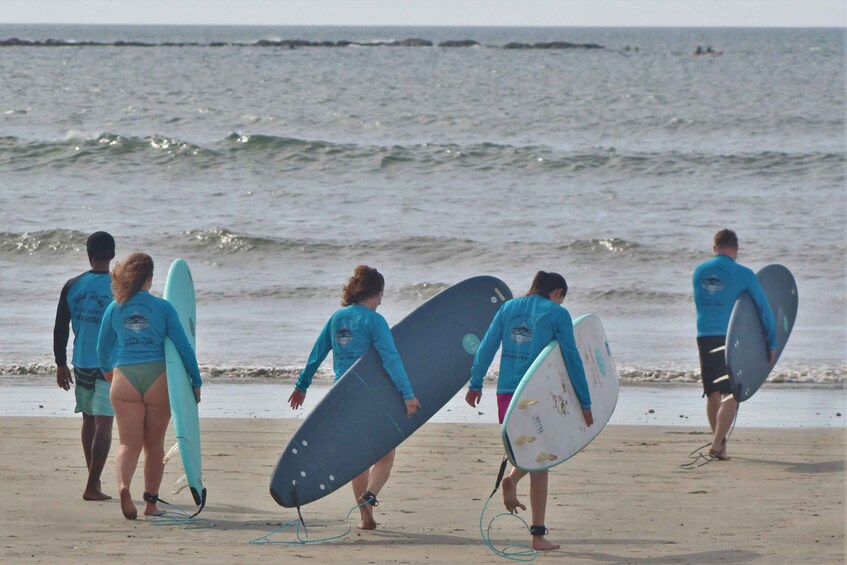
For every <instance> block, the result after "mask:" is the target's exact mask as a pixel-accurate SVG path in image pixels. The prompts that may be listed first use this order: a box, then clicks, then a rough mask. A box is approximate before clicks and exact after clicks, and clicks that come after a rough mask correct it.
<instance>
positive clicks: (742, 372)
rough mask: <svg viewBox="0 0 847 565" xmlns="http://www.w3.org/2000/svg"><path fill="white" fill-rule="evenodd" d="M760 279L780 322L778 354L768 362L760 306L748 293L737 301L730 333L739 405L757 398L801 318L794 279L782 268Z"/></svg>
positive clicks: (729, 360) (770, 269) (764, 273)
mask: <svg viewBox="0 0 847 565" xmlns="http://www.w3.org/2000/svg"><path fill="white" fill-rule="evenodd" d="M756 278H758V279H759V283H760V284H761V285H762V290H764V291H765V295H766V296H767V297H768V303H769V304H770V306H771V310H772V311H773V315H774V320H775V322H776V336H777V343H778V345H777V351H776V358H775V359H774V361H773V363H768V345H767V334H766V333H765V329H764V327H763V326H762V322H761V319H760V318H759V311H758V310H757V309H756V303H755V302H753V299H752V298H751V297H750V295H749V294H747V293H746V292H745V293H743V294H742V295H741V296H740V297H739V298H738V300H737V301H736V302H735V307H734V308H733V309H732V316H731V317H730V319H729V328H728V329H727V333H726V365H727V367H728V368H729V379H730V382H731V383H732V395H733V396H734V397H735V399H736V400H737V401H738V402H743V401H745V400H747V399H749V398H750V397H751V396H753V395H754V394H755V393H756V391H757V390H759V387H761V386H762V385H763V384H764V382H765V380H766V379H767V378H768V375H769V374H770V372H771V370H772V369H773V368H774V366H775V365H776V362H777V361H778V360H779V356H780V355H781V354H782V350H783V349H785V344H786V343H787V342H788V337H789V336H790V335H791V330H792V328H793V327H794V320H795V319H796V318H797V306H798V298H799V297H798V294H797V283H796V282H795V281H794V276H793V275H792V274H791V271H789V270H788V269H787V268H785V267H783V266H782V265H768V266H766V267H763V268H762V270H760V271H759V272H758V273H756Z"/></svg>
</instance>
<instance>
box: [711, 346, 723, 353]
mask: <svg viewBox="0 0 847 565" xmlns="http://www.w3.org/2000/svg"><path fill="white" fill-rule="evenodd" d="M725 349H726V345H721V346H720V347H716V348H714V349H712V350H711V351H709V353H717V352H718V351H723V350H725Z"/></svg>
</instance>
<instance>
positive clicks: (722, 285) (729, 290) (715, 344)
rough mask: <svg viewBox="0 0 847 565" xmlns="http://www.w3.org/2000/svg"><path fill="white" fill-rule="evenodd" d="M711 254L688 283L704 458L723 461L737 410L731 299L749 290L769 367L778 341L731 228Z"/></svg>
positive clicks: (769, 313) (721, 235)
mask: <svg viewBox="0 0 847 565" xmlns="http://www.w3.org/2000/svg"><path fill="white" fill-rule="evenodd" d="M713 250H714V253H715V256H714V257H712V258H711V259H709V260H708V261H706V262H704V263H702V264H700V265H699V266H698V267H697V268H696V269H695V270H694V275H693V277H692V285H693V287H694V305H695V307H696V309H697V349H698V350H699V352H700V376H701V379H702V381H703V396H705V397H706V416H707V418H708V420H709V427H710V428H711V429H712V434H713V437H712V445H711V447H710V448H709V455H711V456H712V457H714V458H715V459H719V460H721V461H726V460H729V459H730V457H729V455H727V451H726V435H727V433H729V429H730V427H731V426H732V421H733V420H734V419H735V414H736V412H737V411H738V402H737V401H736V400H735V398H734V397H733V396H732V387H731V385H730V381H729V369H728V368H727V366H726V331H727V328H728V327H729V318H730V316H731V315H732V309H733V308H734V307H735V301H736V300H737V299H738V297H739V296H740V295H741V293H742V292H748V293H749V294H750V296H751V297H752V298H753V301H754V302H755V303H756V308H757V309H758V311H759V317H760V318H761V320H762V327H764V329H765V332H766V333H767V341H768V343H767V347H768V361H769V362H771V363H772V362H773V360H774V358H775V357H776V349H777V337H776V323H775V322H774V317H773V312H772V311H771V307H770V304H768V298H767V296H765V292H764V290H762V285H760V284H759V279H757V278H756V274H755V273H754V272H753V271H752V270H750V269H748V268H747V267H744V266H743V265H741V264H739V263H737V262H736V260H737V259H738V236H737V235H736V234H735V232H734V231H732V230H730V229H722V230H720V231H718V232H717V233H716V234H715V238H714V247H713Z"/></svg>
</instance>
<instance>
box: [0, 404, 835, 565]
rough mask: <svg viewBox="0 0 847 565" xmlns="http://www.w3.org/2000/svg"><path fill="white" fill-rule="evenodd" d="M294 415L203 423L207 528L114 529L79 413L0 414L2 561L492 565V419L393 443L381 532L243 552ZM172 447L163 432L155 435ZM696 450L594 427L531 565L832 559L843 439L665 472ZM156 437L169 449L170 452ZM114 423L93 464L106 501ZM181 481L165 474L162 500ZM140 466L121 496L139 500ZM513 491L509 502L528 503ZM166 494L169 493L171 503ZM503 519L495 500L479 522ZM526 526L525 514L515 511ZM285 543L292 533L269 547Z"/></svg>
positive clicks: (677, 441)
mask: <svg viewBox="0 0 847 565" xmlns="http://www.w3.org/2000/svg"><path fill="white" fill-rule="evenodd" d="M298 425H299V421H296V420H270V419H210V420H205V421H204V422H203V434H204V437H203V441H204V465H205V468H204V478H205V483H206V486H207V488H208V490H209V502H208V505H207V507H206V509H205V510H204V511H203V513H202V514H201V517H203V518H206V519H208V520H210V521H211V522H212V523H213V524H214V526H213V527H210V528H203V529H187V528H184V527H180V526H174V525H159V526H154V525H153V524H152V523H150V522H148V521H145V520H138V521H135V522H128V521H126V520H125V519H124V518H123V516H122V515H121V512H120V507H119V505H118V503H117V501H115V500H113V501H108V502H85V501H83V500H82V498H81V495H82V490H83V486H84V483H85V468H84V460H83V457H82V452H81V448H80V447H79V430H80V419H79V418H58V417H50V418H33V417H30V418H9V417H4V418H0V452H1V453H2V454H3V456H2V462H0V499H2V500H3V506H4V512H3V513H2V514H0V561H2V562H4V563H5V562H41V563H58V562H74V563H103V564H105V563H109V564H111V563H114V562H116V561H119V562H120V561H132V562H135V563H154V562H186V563H201V562H202V563H234V562H243V563H250V562H264V561H266V560H274V561H276V562H285V563H290V562H293V561H300V560H303V562H305V563H338V564H342V563H343V564H349V563H367V564H369V563H386V564H387V563H427V564H431V563H500V562H504V563H505V562H507V561H506V560H504V559H502V558H500V557H497V556H495V555H494V554H492V553H491V552H490V551H488V550H487V549H486V547H485V546H484V544H483V543H482V541H481V538H480V531H479V524H480V512H481V511H482V508H483V504H484V502H485V500H486V499H487V498H488V495H489V494H490V493H491V490H492V489H493V487H494V481H495V478H496V474H497V470H498V467H499V463H500V459H501V455H500V454H501V452H502V451H501V450H502V448H501V446H500V444H499V439H498V437H499V436H498V433H497V426H496V425H491V424H434V423H430V424H427V425H425V426H424V427H423V428H422V429H421V430H420V431H418V432H417V433H416V434H415V435H414V436H412V437H411V438H410V439H409V440H408V441H407V442H406V443H405V444H404V445H403V446H402V447H401V448H400V449H399V450H398V455H397V461H396V464H395V468H394V472H393V475H392V477H391V480H390V481H389V483H388V485H387V486H386V487H385V489H384V490H383V492H382V493H381V494H380V500H381V504H380V506H379V507H378V508H377V509H376V517H377V520H378V522H379V528H378V529H377V530H376V531H374V532H360V531H358V530H356V528H355V526H356V522H355V521H354V518H355V516H356V514H357V513H356V514H354V516H353V517H351V524H352V526H353V530H352V531H351V532H350V533H348V534H346V535H345V536H343V537H342V538H340V539H338V540H337V541H333V542H331V543H324V544H315V545H253V544H250V543H249V542H250V540H254V539H256V538H259V537H261V536H264V535H266V534H269V533H271V532H272V531H274V530H275V529H276V528H278V527H279V526H280V525H281V524H283V523H285V522H288V521H291V520H295V519H296V518H297V513H296V511H295V510H293V509H285V508H281V507H279V506H277V505H276V503H275V502H274V501H273V500H272V499H271V497H270V495H269V494H268V483H269V478H270V474H271V472H272V470H273V466H274V464H275V463H276V460H277V458H278V456H279V453H280V451H281V450H282V448H283V447H284V445H285V443H286V441H287V438H288V437H290V435H291V433H292V432H293V430H294V429H295V428H296V427H297V426H298ZM172 441H173V437H172V435H171V434H169V436H168V438H167V442H168V444H169V445H170V443H171V442H172ZM707 441H708V436H707V435H706V434H704V433H703V432H702V431H700V430H697V429H692V428H691V427H685V426H680V427H669V426H643V425H642V426H616V425H610V426H608V427H607V428H606V429H605V430H604V431H603V432H602V433H601V434H600V436H599V437H598V438H597V439H596V440H595V441H594V442H593V443H592V444H591V445H589V446H588V448H586V450H585V451H583V452H582V453H580V454H579V455H577V456H576V457H574V458H573V459H571V460H570V461H567V462H565V463H564V464H562V465H560V466H558V467H556V468H554V469H553V470H552V471H551V474H550V498H549V504H548V510H547V520H546V522H547V526H548V528H549V529H550V535H549V539H551V540H553V541H555V542H558V543H561V544H562V548H561V549H560V550H557V551H553V552H549V553H546V554H544V555H541V556H540V557H539V562H560V563H569V564H597V563H749V562H755V563H843V562H844V559H845V546H844V543H845V539H844V535H845V504H844V503H845V484H847V483H846V482H845V431H844V430H843V429H824V428H807V429H761V428H738V429H736V430H735V432H734V434H733V436H732V439H731V443H730V446H729V447H730V454H731V455H732V456H733V460H732V461H730V462H714V463H710V464H708V465H706V466H704V467H700V468H698V469H694V470H684V469H681V468H680V464H682V463H684V462H686V461H687V455H688V453H689V452H690V451H691V450H692V449H694V448H696V447H698V446H699V445H702V444H704V443H706V442H707ZM169 445H168V446H169ZM116 449H117V431H115V439H114V443H113V447H112V453H111V454H110V461H109V463H108V464H107V467H106V470H105V472H104V477H103V483H104V491H106V492H107V493H109V494H112V495H113V496H115V495H116V487H115V471H114V454H115V452H116ZM180 474H181V470H180V468H179V461H178V460H176V459H175V460H172V461H171V462H170V463H169V464H168V467H167V468H166V471H165V479H164V482H163V489H162V492H161V493H160V494H161V496H162V498H165V499H166V500H171V499H173V500H172V501H173V502H176V503H179V504H183V505H185V506H186V508H188V507H191V497H190V495H189V494H188V492H187V491H183V492H182V493H180V494H179V495H170V494H169V493H168V490H169V487H170V485H172V484H173V483H174V482H175V481H176V480H177V479H178V478H179V475H180ZM141 477H142V475H141V470H140V469H139V471H138V472H137V473H136V479H135V480H136V483H134V485H133V494H134V497H135V499H136V502H137V504H138V506H139V509H141V508H142V505H141V501H140V498H141V492H142V490H143V488H142V487H143V485H142V482H141ZM528 488H529V484H528V481H525V482H522V483H521V484H520V485H519V487H518V492H519V495H520V496H521V498H522V499H523V501H524V502H525V503H527V502H528ZM169 497H170V498H169ZM352 505H353V496H352V493H351V491H350V490H349V487H348V486H345V487H343V488H342V489H340V490H339V491H337V492H335V493H332V494H331V495H329V496H327V497H325V498H323V499H322V500H319V501H317V502H315V503H312V504H310V505H308V506H306V507H304V508H303V509H302V512H303V517H304V519H305V520H306V524H307V526H309V535H310V536H311V538H312V539H315V538H324V537H331V536H335V535H339V534H343V533H344V532H345V530H346V529H347V523H346V522H345V520H344V518H345V516H346V514H347V511H348V510H349V509H350V507H351V506H352ZM502 511H503V506H502V498H501V497H500V493H499V492H498V493H497V494H496V495H495V498H494V500H492V503H491V504H490V505H489V507H488V510H487V512H486V514H485V522H486V523H488V521H489V520H491V518H493V517H494V516H495V515H496V514H498V513H500V512H502ZM521 516H525V517H526V519H527V520H529V515H528V513H526V514H525V513H522V514H521ZM523 528H524V526H523V524H522V523H520V522H519V521H518V520H515V519H514V518H510V517H508V516H507V517H503V518H500V519H498V520H497V521H496V522H495V523H494V526H493V529H492V533H491V535H492V541H493V542H494V544H495V545H496V546H497V547H500V548H502V547H504V546H505V545H508V544H510V543H527V542H528V541H529V536H528V534H527V533H526V531H525V530H524V529H523ZM272 539H273V540H275V541H294V540H295V539H296V538H295V535H294V533H293V531H292V530H289V531H286V532H283V533H280V534H278V535H276V536H274V537H273V538H272Z"/></svg>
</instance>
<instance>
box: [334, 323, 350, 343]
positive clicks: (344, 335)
mask: <svg viewBox="0 0 847 565" xmlns="http://www.w3.org/2000/svg"><path fill="white" fill-rule="evenodd" d="M351 341H353V332H351V331H350V330H349V329H348V328H346V327H344V328H341V329H340V330H338V331H337V332H335V343H337V344H338V345H340V346H341V347H347V346H348V345H350V342H351Z"/></svg>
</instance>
